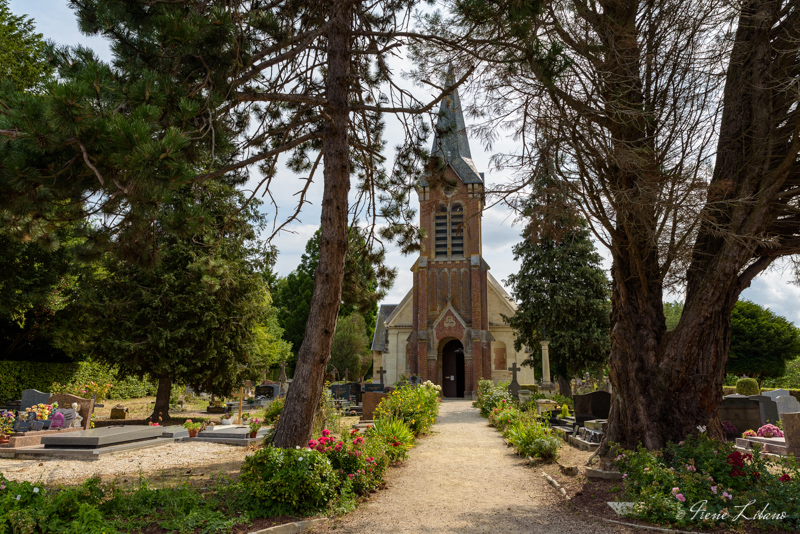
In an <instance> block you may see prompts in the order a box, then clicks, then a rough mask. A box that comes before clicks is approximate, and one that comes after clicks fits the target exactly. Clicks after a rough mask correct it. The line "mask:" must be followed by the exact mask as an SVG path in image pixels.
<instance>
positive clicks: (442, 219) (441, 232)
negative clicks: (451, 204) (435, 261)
mask: <svg viewBox="0 0 800 534" xmlns="http://www.w3.org/2000/svg"><path fill="white" fill-rule="evenodd" d="M434 223H435V228H434V232H435V247H436V251H435V252H436V254H435V255H436V257H437V258H444V257H446V256H447V206H445V205H444V204H442V205H441V206H439V210H438V211H437V212H436V216H435V220H434Z"/></svg>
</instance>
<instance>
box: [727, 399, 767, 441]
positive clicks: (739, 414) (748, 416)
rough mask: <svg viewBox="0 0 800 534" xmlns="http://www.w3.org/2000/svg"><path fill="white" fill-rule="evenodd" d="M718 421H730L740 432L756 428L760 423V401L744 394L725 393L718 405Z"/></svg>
mask: <svg viewBox="0 0 800 534" xmlns="http://www.w3.org/2000/svg"><path fill="white" fill-rule="evenodd" d="M719 419H720V421H730V423H731V424H732V425H733V426H735V427H736V429H737V430H738V431H739V432H740V433H741V432H744V431H745V430H754V431H755V430H758V429H759V428H760V427H761V425H762V423H761V403H759V402H758V401H757V400H754V399H751V398H748V397H745V396H744V395H727V396H725V397H723V398H722V402H721V403H720V405H719Z"/></svg>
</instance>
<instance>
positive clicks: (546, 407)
mask: <svg viewBox="0 0 800 534" xmlns="http://www.w3.org/2000/svg"><path fill="white" fill-rule="evenodd" d="M556 406H558V403H557V402H556V401H554V400H550V399H536V413H538V414H543V413H545V412H549V411H551V410H555V409H556Z"/></svg>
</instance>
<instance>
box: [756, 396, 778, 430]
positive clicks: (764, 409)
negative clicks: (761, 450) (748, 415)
mask: <svg viewBox="0 0 800 534" xmlns="http://www.w3.org/2000/svg"><path fill="white" fill-rule="evenodd" d="M750 398H751V399H753V400H755V401H758V405H759V406H758V410H759V416H760V417H761V424H762V425H765V424H767V423H769V424H771V425H774V424H777V423H778V421H780V416H779V415H778V405H777V404H775V400H774V399H772V398H771V397H767V396H766V395H752V396H750ZM756 430H758V429H756Z"/></svg>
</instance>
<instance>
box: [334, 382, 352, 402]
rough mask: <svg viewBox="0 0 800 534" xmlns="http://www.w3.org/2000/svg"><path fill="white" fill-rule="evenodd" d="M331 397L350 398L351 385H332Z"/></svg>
mask: <svg viewBox="0 0 800 534" xmlns="http://www.w3.org/2000/svg"><path fill="white" fill-rule="evenodd" d="M331 397H333V398H334V399H336V400H350V386H348V385H345V384H334V385H332V386H331Z"/></svg>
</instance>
